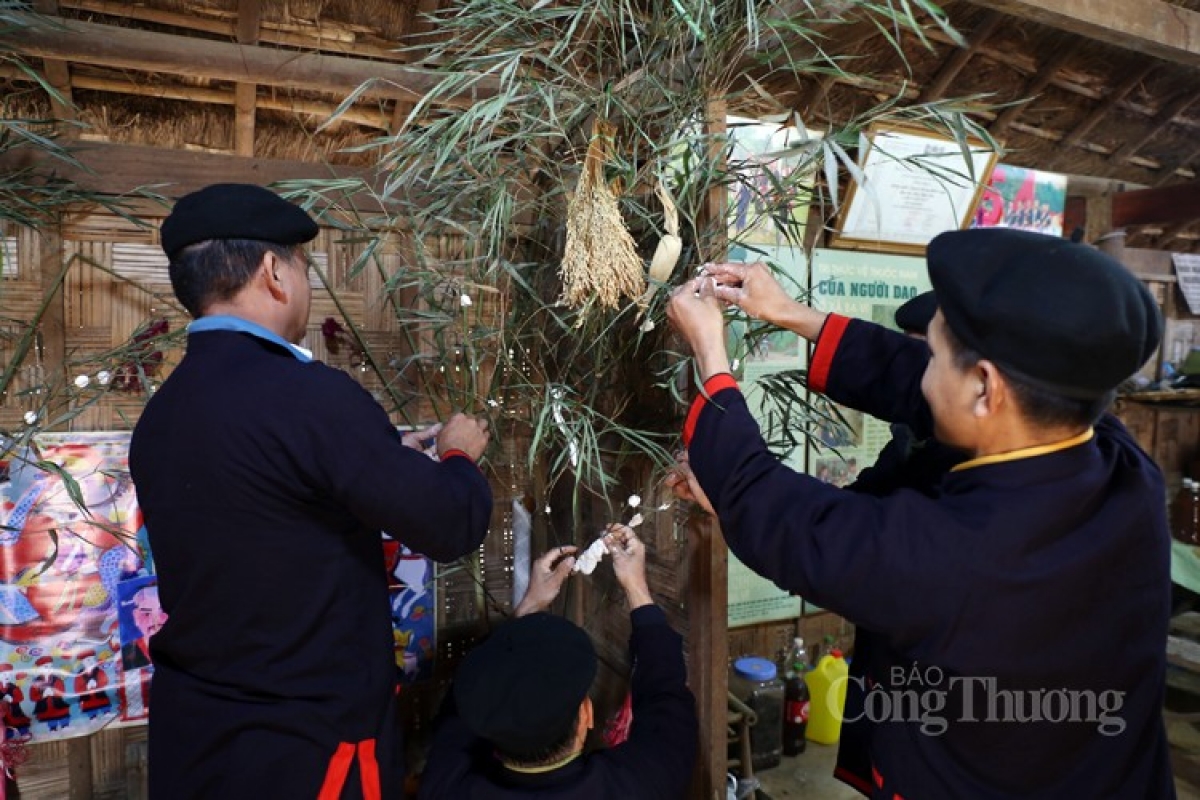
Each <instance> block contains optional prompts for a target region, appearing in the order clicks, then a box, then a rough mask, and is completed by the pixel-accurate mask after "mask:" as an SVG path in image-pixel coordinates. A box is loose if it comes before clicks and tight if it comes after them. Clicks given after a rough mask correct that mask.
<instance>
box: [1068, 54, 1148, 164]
mask: <svg viewBox="0 0 1200 800" xmlns="http://www.w3.org/2000/svg"><path fill="white" fill-rule="evenodd" d="M1157 67H1158V65H1157V64H1154V63H1148V64H1146V65H1144V66H1143V67H1142V68H1141V69H1140V70H1135V71H1133V72H1131V73H1130V74H1129V76H1128V77H1127V78H1125V80H1124V81H1122V82H1121V83H1120V84H1119V85H1118V86H1117V87H1116V88H1115V89H1113V90H1112V91H1111V92H1110V93H1109V95H1108V97H1106V98H1105V99H1104V101H1103V102H1102V103H1100V104H1099V105H1097V106H1096V107H1095V108H1094V109H1092V112H1091V113H1090V114H1088V115H1087V118H1086V119H1085V120H1083V122H1081V123H1079V124H1078V125H1076V126H1075V127H1074V128H1073V129H1071V131H1070V132H1069V133H1068V134H1067V135H1066V136H1064V137H1063V140H1062V143H1063V145H1064V146H1066V147H1077V146H1078V145H1079V143H1080V142H1082V141H1083V137H1085V136H1087V135H1088V134H1089V133H1091V132H1092V128H1095V127H1096V126H1097V125H1099V124H1100V121H1101V120H1102V119H1104V118H1105V117H1106V116H1108V114H1109V112H1110V111H1112V110H1113V109H1114V108H1116V107H1117V105H1118V104H1119V103H1121V102H1122V101H1124V100H1125V98H1126V97H1128V96H1129V93H1130V92H1132V91H1133V90H1134V89H1136V88H1137V87H1138V86H1140V85H1141V83H1142V81H1144V80H1146V78H1148V77H1150V73H1151V72H1154V70H1155V69H1156V68H1157Z"/></svg>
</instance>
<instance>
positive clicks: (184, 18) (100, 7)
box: [59, 0, 404, 61]
mask: <svg viewBox="0 0 1200 800" xmlns="http://www.w3.org/2000/svg"><path fill="white" fill-rule="evenodd" d="M59 5H61V6H62V7H63V8H71V9H76V10H78V11H90V12H92V13H94V14H104V15H105V16H110V17H118V18H120V19H133V20H139V21H141V22H153V23H155V24H156V25H169V26H171V27H173V28H183V29H184V30H189V31H204V32H205V33H215V34H217V35H218V36H223V37H228V38H231V39H232V38H235V37H236V36H237V21H236V20H235V19H232V18H228V17H225V18H219V17H209V16H200V15H198V14H184V13H178V12H175V11H166V10H163V9H158V8H149V7H147V6H144V5H140V4H136V3H129V2H125V1H124V0H61V1H60V3H59ZM206 11H208V12H209V13H221V12H220V11H219V10H218V9H216V8H214V7H209V8H208V9H206ZM224 13H225V14H228V12H224ZM259 40H260V41H263V42H268V43H270V44H282V45H285V46H287V47H296V48H300V49H302V50H320V51H323V52H332V53H344V54H346V55H356V56H360V57H369V58H378V59H383V60H384V61H403V60H404V59H403V58H402V57H401V56H400V55H399V54H398V53H396V52H395V51H394V50H393V49H392V48H391V47H387V46H381V45H380V44H376V43H374V42H368V41H363V40H362V38H360V37H353V38H345V37H341V36H331V35H330V34H329V31H328V30H326V29H323V28H318V29H317V30H316V31H314V33H312V34H308V33H300V32H296V31H294V30H290V29H288V28H287V27H286V26H284V25H282V24H280V23H273V22H271V21H269V20H268V21H264V22H263V23H262V26H261V29H260V31H259Z"/></svg>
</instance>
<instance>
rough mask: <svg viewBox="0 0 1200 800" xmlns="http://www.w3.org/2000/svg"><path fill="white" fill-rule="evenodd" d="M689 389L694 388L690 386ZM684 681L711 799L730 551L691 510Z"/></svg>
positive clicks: (709, 127)
mask: <svg viewBox="0 0 1200 800" xmlns="http://www.w3.org/2000/svg"><path fill="white" fill-rule="evenodd" d="M727 113H728V109H727V107H726V105H725V102H724V101H722V100H711V101H709V103H708V108H707V109H706V116H707V120H706V121H705V131H706V133H708V134H709V136H710V142H711V144H710V145H709V149H710V156H711V157H712V158H713V159H715V161H714V163H717V162H719V161H720V160H721V159H722V157H723V153H722V151H721V149H720V144H719V142H720V141H721V140H723V139H724V138H725V133H726V130H725V119H726V114H727ZM726 202H727V199H726V193H725V190H724V189H723V188H722V187H714V188H713V189H711V190H710V191H709V192H708V195H707V197H706V198H705V202H704V207H703V211H702V219H701V225H702V227H703V228H704V229H705V230H709V231H712V232H713V236H714V238H712V239H710V240H708V241H705V242H703V243H702V247H701V254H702V257H703V258H705V259H711V258H717V257H719V256H723V254H724V252H725V248H726V238H725V225H724V224H723V223H722V222H721V220H723V219H724V217H725V208H726V207H725V204H726ZM693 390H694V387H693ZM687 537H688V538H687V541H688V544H687V559H688V562H687V563H688V577H687V594H686V596H685V597H686V602H687V610H688V635H687V650H688V683H689V684H690V685H691V688H692V692H693V693H694V694H695V695H696V712H697V715H698V716H699V719H700V754H699V758H698V759H697V760H696V773H695V779H694V780H693V783H692V792H691V793H690V794H689V797H704V798H714V797H718V796H720V795H722V794H723V793H724V791H725V789H724V783H725V773H726V767H727V763H728V759H727V754H726V741H727V739H728V737H727V735H726V728H727V727H728V720H729V701H728V700H727V697H728V691H729V673H728V670H729V663H728V662H729V578H728V572H729V551H728V550H727V549H726V546H725V539H724V537H723V536H722V535H721V529H720V527H719V526H718V525H717V521H716V519H715V518H714V517H712V516H711V515H708V514H701V513H698V511H693V512H692V514H691V515H690V517H689V519H688V521H687Z"/></svg>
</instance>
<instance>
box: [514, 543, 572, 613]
mask: <svg viewBox="0 0 1200 800" xmlns="http://www.w3.org/2000/svg"><path fill="white" fill-rule="evenodd" d="M578 550H579V548H578V547H575V546H574V545H569V544H567V545H563V546H562V547H556V548H554V549H553V550H551V551H550V552H549V553H546V554H545V555H544V556H542V557H541V558H539V559H538V560H537V561H534V562H533V566H532V567H530V569H529V588H528V589H526V590H525V596H524V597H522V598H521V602H519V603H517V607H516V608H515V609H513V614H515V615H516V616H518V617H523V616H525V615H526V614H536V613H537V612H539V611H545V610H546V609H547V608H549V607H550V604H551V603H553V602H554V598H556V597H558V592H559V590H561V589H562V585H563V583H564V582H566V580H567V578H569V577H570V576H571V568H572V567H574V566H575V553H576V552H577V551H578ZM559 559H561V561H560V560H559ZM555 561H558V563H557V564H555V563H554V562H555Z"/></svg>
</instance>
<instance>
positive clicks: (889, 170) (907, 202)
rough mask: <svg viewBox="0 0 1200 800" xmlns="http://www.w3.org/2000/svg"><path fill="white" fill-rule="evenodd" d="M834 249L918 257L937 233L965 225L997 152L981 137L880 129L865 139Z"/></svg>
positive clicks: (922, 130) (844, 206) (881, 127)
mask: <svg viewBox="0 0 1200 800" xmlns="http://www.w3.org/2000/svg"><path fill="white" fill-rule="evenodd" d="M859 153H860V155H859V167H860V169H861V175H860V176H859V180H857V181H852V182H851V184H850V188H849V190H848V191H847V193H846V201H845V203H844V204H843V206H842V213H841V215H840V216H839V219H838V224H837V231H836V232H835V234H834V237H833V242H832V244H833V246H834V247H838V248H844V249H850V250H881V251H889V252H896V253H909V254H918V253H921V252H923V251H924V249H925V245H927V244H928V243H929V240H930V239H932V238H933V237H934V236H936V235H938V234H939V233H942V232H943V231H948V230H959V229H961V228H965V227H967V225H968V224H969V223H970V222H971V219H972V217H973V216H974V214H975V207H976V206H977V205H978V204H979V200H980V197H981V194H982V192H983V187H984V180H985V179H986V178H987V177H988V176H990V175H991V174H992V168H993V167H994V166H995V163H996V157H997V154H996V152H995V151H994V150H992V149H991V148H990V147H988V146H987V144H985V143H984V141H983V140H982V139H972V140H970V142H969V147H968V148H967V149H964V148H963V146H962V145H960V144H959V143H958V142H957V141H954V140H953V139H947V138H945V137H944V136H940V135H938V134H936V133H934V132H932V131H927V130H924V129H922V128H917V127H907V126H882V125H880V126H875V127H872V128H871V129H870V130H869V131H867V132H866V133H865V134H863V135H862V136H861V137H860V144H859Z"/></svg>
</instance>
